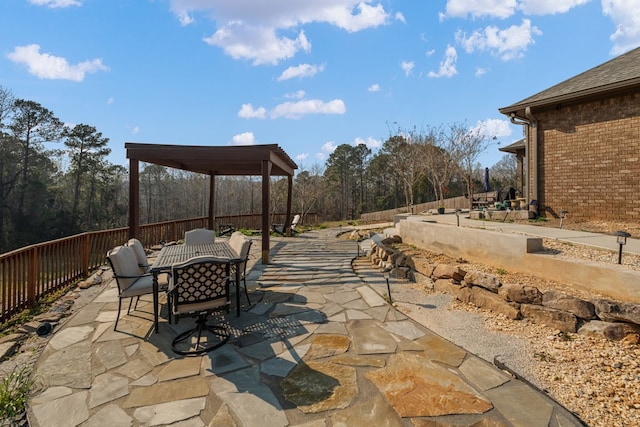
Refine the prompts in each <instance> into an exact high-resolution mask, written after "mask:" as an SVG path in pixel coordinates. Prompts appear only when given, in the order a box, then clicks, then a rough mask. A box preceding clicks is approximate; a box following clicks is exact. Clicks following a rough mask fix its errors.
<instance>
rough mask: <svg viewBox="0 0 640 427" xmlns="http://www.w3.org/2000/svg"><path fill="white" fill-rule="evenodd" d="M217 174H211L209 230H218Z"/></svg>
mask: <svg viewBox="0 0 640 427" xmlns="http://www.w3.org/2000/svg"><path fill="white" fill-rule="evenodd" d="M215 201H216V174H215V173H213V172H212V173H211V174H209V230H214V231H215V229H216V213H215V206H216V204H215Z"/></svg>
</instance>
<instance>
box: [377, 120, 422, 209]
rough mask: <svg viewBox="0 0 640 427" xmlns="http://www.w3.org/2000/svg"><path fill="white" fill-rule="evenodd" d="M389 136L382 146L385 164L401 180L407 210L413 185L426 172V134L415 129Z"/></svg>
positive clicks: (412, 195) (412, 202)
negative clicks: (385, 158) (385, 159)
mask: <svg viewBox="0 0 640 427" xmlns="http://www.w3.org/2000/svg"><path fill="white" fill-rule="evenodd" d="M398 133H399V134H398V135H395V136H392V137H390V138H389V139H388V140H387V141H385V143H384V145H383V146H382V150H381V152H382V154H384V155H386V156H387V165H388V167H389V168H390V169H391V170H392V171H393V173H394V175H395V176H396V177H398V178H399V179H400V181H401V182H402V190H403V193H404V200H405V204H406V207H407V209H408V210H409V211H411V210H412V209H413V204H414V193H415V185H416V183H417V182H418V180H419V179H420V178H422V177H423V176H424V174H425V173H426V172H427V165H428V163H427V157H426V156H427V154H428V152H427V148H426V145H425V144H426V142H427V141H428V139H429V138H428V136H427V135H425V134H424V133H418V132H416V131H415V130H414V131H410V132H402V131H401V130H399V132H398Z"/></svg>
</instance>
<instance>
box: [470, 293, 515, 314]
mask: <svg viewBox="0 0 640 427" xmlns="http://www.w3.org/2000/svg"><path fill="white" fill-rule="evenodd" d="M467 289H469V288H467ZM470 291H471V292H470V296H469V298H470V300H469V302H471V303H473V304H474V305H476V306H478V307H482V308H486V309H487V310H491V311H493V312H494V313H498V314H503V315H504V316H505V317H507V318H508V319H513V320H517V319H520V317H521V315H520V310H519V309H518V307H517V306H514V305H512V304H510V303H508V302H507V301H505V300H503V299H502V298H500V297H499V296H498V295H497V294H494V293H493V292H491V291H488V290H486V289H484V288H480V287H478V286H474V287H472V288H470Z"/></svg>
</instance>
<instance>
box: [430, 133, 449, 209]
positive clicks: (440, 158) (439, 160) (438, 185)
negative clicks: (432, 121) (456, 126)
mask: <svg viewBox="0 0 640 427" xmlns="http://www.w3.org/2000/svg"><path fill="white" fill-rule="evenodd" d="M454 139H455V135H452V133H451V129H450V128H447V127H442V126H440V127H438V128H431V129H430V130H429V132H428V134H427V135H426V137H425V143H426V145H425V146H426V151H427V153H426V156H425V159H426V167H427V176H428V179H429V181H430V182H431V185H432V186H433V188H434V191H435V192H436V199H438V201H439V202H440V206H444V199H445V197H446V194H447V192H448V186H449V183H450V182H451V179H452V178H453V176H454V175H455V173H456V170H457V169H456V168H457V163H456V157H455V156H454V155H453V153H454V144H453V141H454Z"/></svg>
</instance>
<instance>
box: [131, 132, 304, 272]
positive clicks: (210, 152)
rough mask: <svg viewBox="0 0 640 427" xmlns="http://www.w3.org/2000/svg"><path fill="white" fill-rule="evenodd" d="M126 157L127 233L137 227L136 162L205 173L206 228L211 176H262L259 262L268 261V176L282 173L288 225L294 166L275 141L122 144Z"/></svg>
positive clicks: (212, 218)
mask: <svg viewBox="0 0 640 427" xmlns="http://www.w3.org/2000/svg"><path fill="white" fill-rule="evenodd" d="M124 147H125V149H126V151H127V158H128V159H129V236H130V237H136V236H138V235H139V231H140V176H139V166H140V162H146V163H153V164H156V165H161V166H166V167H170V168H174V169H182V170H186V171H190V172H197V173H201V174H206V175H209V177H210V186H209V187H210V190H209V215H208V216H209V218H208V224H209V228H210V229H212V230H213V229H214V228H215V215H214V201H215V178H216V175H223V176H262V263H263V264H268V263H269V231H270V230H269V206H270V200H271V197H270V185H269V180H270V177H271V176H286V177H287V178H288V184H289V185H288V190H287V216H286V219H285V224H284V229H285V230H286V231H287V232H288V231H289V230H290V228H291V198H292V187H293V174H294V170H295V169H297V168H298V165H296V164H295V162H294V161H293V160H291V158H290V157H289V156H288V155H287V153H285V152H284V150H282V148H280V147H279V146H278V145H277V144H268V145H243V146H194V145H162V144H139V143H133V142H127V143H125V144H124Z"/></svg>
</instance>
